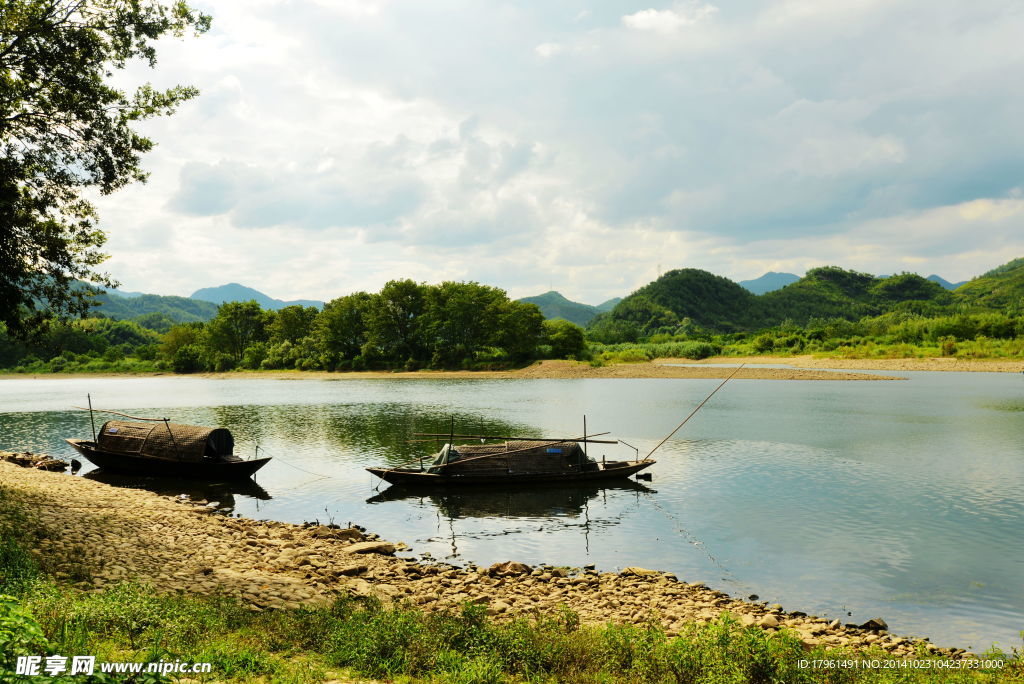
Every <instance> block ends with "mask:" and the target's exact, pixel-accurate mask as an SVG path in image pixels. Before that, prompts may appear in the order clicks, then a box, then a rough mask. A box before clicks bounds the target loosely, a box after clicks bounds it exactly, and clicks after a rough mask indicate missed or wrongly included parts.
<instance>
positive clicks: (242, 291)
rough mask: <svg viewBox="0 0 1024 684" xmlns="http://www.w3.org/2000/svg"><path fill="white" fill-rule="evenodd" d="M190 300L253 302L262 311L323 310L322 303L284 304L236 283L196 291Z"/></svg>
mask: <svg viewBox="0 0 1024 684" xmlns="http://www.w3.org/2000/svg"><path fill="white" fill-rule="evenodd" d="M191 298H192V299H199V300H202V301H204V302H212V303H214V304H223V303H224V302H248V301H253V300H254V301H255V302H256V303H257V304H259V305H260V306H262V307H263V308H264V309H271V310H273V311H280V310H281V309H283V308H285V307H286V306H315V307H316V308H318V309H322V308H324V303H323V302H321V301H317V300H315V299H294V300H292V301H290V302H285V301H282V300H280V299H274V298H273V297H270V296H269V295H265V294H263V293H262V292H260V291H259V290H254V289H252V288H251V287H246V286H245V285H239V284H238V283H228V284H227V285H220V286H219V287H204V288H202V289H200V290H196V291H195V292H193V293H192V295H191Z"/></svg>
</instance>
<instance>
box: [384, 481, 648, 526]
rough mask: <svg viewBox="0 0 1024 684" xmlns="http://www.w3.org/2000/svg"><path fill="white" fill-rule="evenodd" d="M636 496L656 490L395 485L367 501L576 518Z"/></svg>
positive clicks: (617, 485) (463, 513) (617, 484)
mask: <svg viewBox="0 0 1024 684" xmlns="http://www.w3.org/2000/svg"><path fill="white" fill-rule="evenodd" d="M630 492H635V493H636V494H637V495H640V494H651V493H654V492H655V490H653V489H651V488H650V487H645V486H644V485H642V484H640V483H639V482H635V481H633V480H618V481H614V482H581V483H578V484H564V483H554V482H553V483H548V484H545V483H534V484H532V485H531V486H530V487H528V488H524V487H522V486H521V485H520V486H518V487H511V486H508V485H504V486H502V485H488V486H479V487H474V488H472V489H471V490H469V489H467V488H466V487H452V488H449V489H438V488H436V487H426V488H424V487H416V486H412V485H392V486H391V487H388V488H387V489H385V490H384V491H382V492H381V493H380V494H377V495H376V496H372V497H370V498H369V499H367V500H366V503H369V504H379V503H386V502H389V501H414V500H417V499H418V500H419V501H420V502H421V503H427V502H429V503H431V504H433V505H434V506H436V507H437V509H438V510H439V511H440V512H441V514H442V515H444V517H446V518H576V517H579V516H580V515H582V514H583V512H584V510H585V509H586V507H587V505H588V503H589V502H590V501H591V500H593V499H596V498H597V497H600V496H607V495H608V494H623V493H630Z"/></svg>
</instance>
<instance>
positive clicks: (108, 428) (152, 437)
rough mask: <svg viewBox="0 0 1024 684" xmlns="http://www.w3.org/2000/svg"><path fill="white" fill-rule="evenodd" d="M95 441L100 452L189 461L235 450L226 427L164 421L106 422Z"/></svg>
mask: <svg viewBox="0 0 1024 684" xmlns="http://www.w3.org/2000/svg"><path fill="white" fill-rule="evenodd" d="M161 423H163V424H161ZM96 441H97V446H98V447H99V448H100V449H102V450H103V451H109V452H114V453H125V454H139V455H142V456H151V457H154V458H162V459H168V460H175V461H191V462H198V461H202V460H203V458H207V457H209V458H216V457H221V456H230V455H231V454H232V452H233V451H234V447H235V440H234V438H233V437H232V436H231V432H230V431H229V430H227V429H225V428H209V427H201V426H198V425H181V424H179V423H169V422H164V421H160V422H149V423H142V422H129V421H124V420H108V421H107V422H106V423H104V424H103V427H101V428H100V433H99V435H98V436H97V440H96Z"/></svg>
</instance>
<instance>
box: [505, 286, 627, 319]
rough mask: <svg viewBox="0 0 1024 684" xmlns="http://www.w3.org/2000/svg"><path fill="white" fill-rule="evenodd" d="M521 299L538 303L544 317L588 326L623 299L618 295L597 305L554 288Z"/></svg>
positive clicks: (521, 300)
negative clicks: (568, 296) (560, 292)
mask: <svg viewBox="0 0 1024 684" xmlns="http://www.w3.org/2000/svg"><path fill="white" fill-rule="evenodd" d="M519 301H520V302H528V303H530V304H536V305H537V307H538V308H539V309H540V312H541V313H542V314H544V318H547V319H554V318H562V319H565V320H567V321H569V322H571V323H575V324H576V325H579V326H582V327H586V325H587V324H588V323H590V321H592V320H594V317H595V316H597V315H598V314H599V313H604V312H605V311H611V310H612V309H613V308H614V307H615V305H616V304H618V303H619V302H621V301H622V298H621V297H616V298H615V299H609V300H608V301H607V302H604V303H602V304H598V305H597V306H591V305H590V304H580V303H579V302H574V301H571V300H569V299H566V298H565V297H563V296H562V295H561V294H559V293H558V292H555V291H553V290H552V291H551V292H545V293H544V294H542V295H537V296H535V297H523V298H522V299H520V300H519Z"/></svg>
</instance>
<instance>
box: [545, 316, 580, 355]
mask: <svg viewBox="0 0 1024 684" xmlns="http://www.w3.org/2000/svg"><path fill="white" fill-rule="evenodd" d="M544 338H545V341H546V343H547V344H549V345H551V355H552V356H554V357H555V358H556V359H566V358H569V357H570V356H571V357H573V358H575V359H579V358H580V357H582V356H583V355H584V354H585V353H586V351H587V341H586V338H585V337H584V334H583V328H581V327H580V326H578V325H576V324H575V323H571V322H570V321H566V320H563V319H561V318H556V319H554V320H551V321H544Z"/></svg>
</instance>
